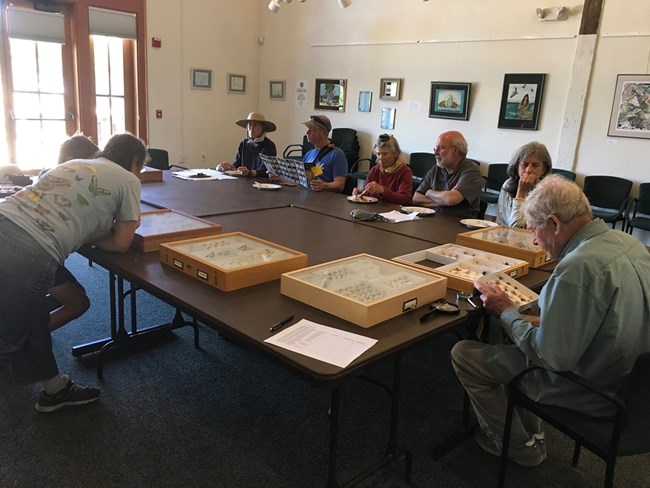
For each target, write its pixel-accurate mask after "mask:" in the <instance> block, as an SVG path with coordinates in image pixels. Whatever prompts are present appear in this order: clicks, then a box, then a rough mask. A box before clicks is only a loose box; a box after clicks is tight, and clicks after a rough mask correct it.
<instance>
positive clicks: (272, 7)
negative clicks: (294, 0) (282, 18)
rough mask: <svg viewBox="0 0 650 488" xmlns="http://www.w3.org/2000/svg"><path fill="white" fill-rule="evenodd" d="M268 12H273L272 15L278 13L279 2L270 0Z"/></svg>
mask: <svg viewBox="0 0 650 488" xmlns="http://www.w3.org/2000/svg"><path fill="white" fill-rule="evenodd" d="M269 10H270V11H271V12H273V13H274V14H276V13H278V10H280V1H279V0H271V1H270V2H269Z"/></svg>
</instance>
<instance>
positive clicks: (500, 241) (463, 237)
mask: <svg viewBox="0 0 650 488" xmlns="http://www.w3.org/2000/svg"><path fill="white" fill-rule="evenodd" d="M456 244H460V245H463V246H468V247H472V248H474V249H481V250H483V251H488V252H494V253H497V254H502V255H504V256H510V257H513V258H517V259H522V260H524V261H528V262H529V263H530V266H531V267H533V268H539V267H540V266H543V265H544V264H546V263H548V262H549V261H551V258H550V257H549V256H548V254H546V252H544V251H543V250H542V249H541V248H540V247H539V246H537V245H535V244H533V233H532V232H531V231H529V230H528V229H520V228H518V227H507V226H503V225H501V226H497V227H487V228H485V229H478V230H473V231H470V232H462V233H460V234H458V236H457V237H456Z"/></svg>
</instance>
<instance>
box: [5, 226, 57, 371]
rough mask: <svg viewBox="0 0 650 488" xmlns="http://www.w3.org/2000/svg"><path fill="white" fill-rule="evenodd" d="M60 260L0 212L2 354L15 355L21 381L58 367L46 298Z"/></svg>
mask: <svg viewBox="0 0 650 488" xmlns="http://www.w3.org/2000/svg"><path fill="white" fill-rule="evenodd" d="M57 266H58V263H57V261H56V260H55V259H54V258H53V257H52V256H51V255H50V254H48V253H47V251H45V250H44V249H43V248H42V247H41V246H40V245H39V244H38V242H37V241H36V240H35V239H34V238H33V237H31V236H30V235H29V234H28V233H27V232H25V231H24V230H23V229H22V228H20V227H19V226H17V225H16V224H14V223H13V222H12V221H11V220H9V219H8V218H6V217H5V216H4V215H2V214H0V354H7V355H8V356H9V358H10V359H11V366H12V370H13V375H14V379H15V381H16V382H18V383H24V384H28V383H34V382H36V381H42V380H46V379H49V378H52V377H54V376H56V375H57V374H58V372H59V370H58V367H57V365H56V360H55V359H54V354H53V352H52V338H51V337H50V330H49V327H48V324H49V320H50V317H49V310H48V307H47V302H46V300H45V297H46V294H47V291H48V289H49V288H50V287H51V286H52V284H53V282H54V274H55V272H56V268H57Z"/></svg>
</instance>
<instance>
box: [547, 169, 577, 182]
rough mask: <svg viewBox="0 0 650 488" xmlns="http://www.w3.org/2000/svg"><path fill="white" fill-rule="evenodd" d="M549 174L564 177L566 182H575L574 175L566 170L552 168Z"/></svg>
mask: <svg viewBox="0 0 650 488" xmlns="http://www.w3.org/2000/svg"><path fill="white" fill-rule="evenodd" d="M551 174H554V175H560V176H564V177H565V178H566V179H567V180H570V181H575V180H576V174H575V173H574V172H573V171H569V170H568V169H560V168H552V169H551Z"/></svg>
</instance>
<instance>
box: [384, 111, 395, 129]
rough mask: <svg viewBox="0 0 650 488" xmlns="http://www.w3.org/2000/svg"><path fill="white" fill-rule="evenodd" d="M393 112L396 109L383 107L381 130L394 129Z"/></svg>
mask: <svg viewBox="0 0 650 488" xmlns="http://www.w3.org/2000/svg"><path fill="white" fill-rule="evenodd" d="M395 112H396V109H394V108H390V107H383V108H382V109H381V128H382V129H388V130H393V129H394V128H395Z"/></svg>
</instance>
